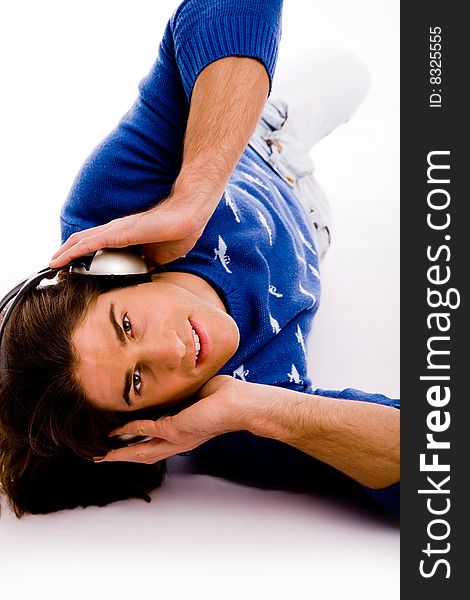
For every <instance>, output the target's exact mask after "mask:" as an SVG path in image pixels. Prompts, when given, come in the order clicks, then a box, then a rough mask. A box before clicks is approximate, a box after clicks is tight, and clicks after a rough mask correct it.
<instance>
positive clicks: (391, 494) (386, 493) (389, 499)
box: [363, 482, 400, 517]
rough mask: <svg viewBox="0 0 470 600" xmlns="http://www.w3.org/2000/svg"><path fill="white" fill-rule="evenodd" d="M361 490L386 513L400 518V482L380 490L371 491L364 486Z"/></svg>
mask: <svg viewBox="0 0 470 600" xmlns="http://www.w3.org/2000/svg"><path fill="white" fill-rule="evenodd" d="M363 488H364V490H365V491H366V492H367V493H368V494H369V495H370V496H372V498H374V500H375V501H376V502H378V503H379V504H380V505H381V506H382V508H384V509H385V510H386V511H387V512H388V513H390V514H391V515H394V516H395V517H399V516H400V482H398V483H395V484H394V485H391V486H389V487H387V488H383V489H381V490H373V489H371V488H368V487H365V486H363Z"/></svg>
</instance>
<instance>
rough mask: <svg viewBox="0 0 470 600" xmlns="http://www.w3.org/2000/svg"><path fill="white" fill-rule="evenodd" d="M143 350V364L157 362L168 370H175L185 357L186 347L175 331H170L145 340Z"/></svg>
mask: <svg viewBox="0 0 470 600" xmlns="http://www.w3.org/2000/svg"><path fill="white" fill-rule="evenodd" d="M142 350H143V358H142V360H143V362H154V361H155V362H157V363H158V365H160V366H164V367H167V368H168V369H176V368H178V367H179V366H180V365H181V362H182V360H183V358H184V357H185V355H186V351H187V348H186V345H185V343H184V342H183V340H182V339H181V338H180V337H179V336H178V334H177V333H176V331H175V330H173V329H170V330H168V331H166V332H165V333H164V334H162V335H158V336H156V338H155V339H152V338H150V339H147V340H146V342H145V348H143V349H142Z"/></svg>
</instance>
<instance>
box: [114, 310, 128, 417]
mask: <svg viewBox="0 0 470 600" xmlns="http://www.w3.org/2000/svg"><path fill="white" fill-rule="evenodd" d="M109 320H110V321H111V325H112V326H113V329H114V331H115V333H116V337H117V340H118V342H119V343H120V344H125V343H126V336H125V335H124V331H123V330H122V329H121V327H119V323H118V322H117V320H116V310H115V307H114V304H113V303H112V302H111V306H110V307H109ZM131 386H132V371H131V370H130V369H129V370H127V371H126V377H125V379H124V388H123V392H122V397H123V398H124V401H125V403H126V404H127V406H131V401H130V398H129V392H130V391H131Z"/></svg>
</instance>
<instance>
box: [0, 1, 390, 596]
mask: <svg viewBox="0 0 470 600" xmlns="http://www.w3.org/2000/svg"><path fill="white" fill-rule="evenodd" d="M176 5H177V2H176V1H173V0H172V1H169V0H165V1H164V0H159V1H157V0H153V1H150V0H134V1H132V2H130V1H124V0H81V1H80V2H78V1H76V0H69V1H67V2H63V1H62V2H61V1H59V0H56V1H53V0H42V1H41V2H35V1H34V0H23V1H22V0H17V1H16V2H14V3H13V2H9V3H6V2H2V3H1V5H0V6H1V8H0V69H1V71H0V72H1V92H0V169H1V170H0V174H1V176H0V202H1V223H2V235H1V239H0V256H1V279H0V293H4V292H6V291H7V290H8V289H9V288H10V287H11V286H12V285H13V284H14V283H16V282H17V280H19V279H20V278H22V277H23V276H26V275H27V274H28V273H29V272H32V271H35V270H37V269H39V268H41V267H43V266H46V265H47V263H48V260H49V257H50V256H51V255H52V253H53V252H54V251H55V250H56V248H57V247H58V244H59V240H60V235H59V222H58V215H59V210H60V207H61V204H62V202H63V201H64V199H65V197H66V195H67V192H68V189H69V188H70V186H71V183H72V181H73V178H74V176H75V173H76V172H77V170H78V168H79V167H80V165H81V163H82V162H83V160H84V159H85V157H86V156H87V154H88V153H89V152H90V150H91V149H92V148H93V147H94V145H96V143H98V141H99V140H100V139H101V138H102V137H103V136H104V135H105V134H106V133H108V131H109V130H110V129H111V128H112V127H113V126H114V125H115V124H116V122H117V121H118V119H119V118H120V116H122V114H123V113H124V112H125V111H126V110H127V108H128V107H129V106H130V105H131V103H132V101H133V99H134V97H135V94H136V88H137V84H138V82H139V80H140V79H141V78H142V77H143V76H144V75H145V74H146V72H147V71H148V69H149V68H150V66H151V64H152V62H153V60H154V58H155V56H156V51H157V47H158V43H159V40H160V37H161V34H162V32H163V28H164V26H165V24H166V21H167V20H168V18H169V16H170V15H171V13H172V12H173V10H174V8H175V7H176ZM398 43H399V2H398V0H382V1H381V2H376V1H375V2H374V1H373V0H357V1H356V2H351V1H348V0H319V1H318V2H312V1H310V2H306V1H302V0H290V1H289V0H286V2H285V8H284V20H283V41H282V46H281V54H280V62H282V61H283V60H285V58H288V57H290V56H292V55H295V54H298V53H299V52H302V51H303V50H308V49H310V48H313V47H317V46H342V47H345V48H349V49H350V50H353V51H355V52H356V53H357V54H358V55H359V56H360V57H361V58H362V59H363V60H364V61H365V62H366V64H367V65H368V67H369V69H370V71H371V75H372V88H371V91H370V93H369V95H368V97H367V99H366V101H365V102H364V104H363V105H362V106H361V108H360V109H359V111H358V112H357V114H356V116H355V117H354V118H353V120H352V121H351V122H350V123H348V124H347V125H346V126H344V127H341V128H340V129H339V130H338V131H336V132H335V133H334V134H332V135H331V136H330V137H329V138H327V139H325V140H323V141H322V142H320V143H319V144H318V145H317V147H316V148H315V149H314V151H313V154H312V156H313V158H314V160H315V164H316V167H317V175H318V178H319V180H320V181H321V183H322V184H323V187H324V188H325V189H326V191H327V192H328V194H329V196H330V199H331V202H332V205H333V213H334V221H335V231H334V240H333V242H334V243H333V246H332V248H331V250H330V252H329V255H328V256H327V259H326V261H325V263H324V265H323V269H322V275H323V298H322V307H321V309H320V311H319V314H318V318H317V321H316V324H315V329H314V333H313V335H312V337H311V340H310V350H311V353H310V360H311V369H312V375H313V378H314V383H315V384H316V385H317V386H319V387H324V388H334V389H340V388H341V387H357V388H361V389H364V390H367V391H379V392H382V393H386V394H388V395H391V396H396V395H398V394H399V388H398V385H399V371H398V366H399V363H398V348H399V338H398V335H399V304H398V299H399V279H398V276H399V272H398V264H399V245H398V242H399V229H398V225H399V223H398V221H399V206H398V186H399V172H398V168H399V164H398V142H399V139H398V128H399V109H398V98H399V79H398V78H399V72H398V65H399V46H398ZM182 461H183V459H181V460H178V459H177V460H176V461H174V464H173V466H172V467H171V468H172V471H173V473H172V474H170V477H169V478H168V480H167V482H166V484H165V485H164V487H163V488H162V489H161V490H157V491H156V492H155V493H154V494H153V502H152V503H151V504H150V505H147V504H144V503H142V502H139V501H135V502H134V501H128V502H121V503H117V504H115V505H113V506H110V507H107V508H105V509H87V510H84V511H83V510H81V509H80V510H75V511H71V512H69V511H64V512H61V513H58V514H56V515H50V516H46V517H28V518H25V519H23V520H21V521H18V520H16V519H15V518H14V517H13V515H12V514H11V513H10V512H9V511H8V510H7V508H6V507H4V509H3V511H2V517H1V519H0V575H1V579H2V584H1V585H2V594H5V597H8V598H15V600H16V599H22V598H26V597H27V596H29V595H30V594H31V593H34V595H35V597H36V598H40V599H42V598H49V599H51V600H54V599H55V598H62V597H66V598H69V599H74V598H83V597H87V596H88V597H89V598H93V599H94V598H97V597H99V596H101V595H102V596H103V597H105V598H116V599H121V598H125V597H126V598H127V597H130V594H131V593H132V592H134V593H135V594H141V595H145V596H150V597H163V596H165V597H166V598H176V599H179V598H186V597H191V598H206V599H211V598H219V597H221V598H232V597H238V596H239V595H240V593H243V595H244V597H245V598H247V599H248V600H251V599H252V598H281V597H282V598H284V597H285V596H288V597H290V598H296V599H297V598H314V597H320V598H327V599H333V600H336V599H340V598H343V597H347V598H348V599H354V598H362V599H363V600H368V599H372V598H377V597H380V598H381V600H388V599H392V598H393V599H395V598H398V597H399V591H398V585H399V570H398V550H399V535H398V530H397V528H396V527H393V526H391V525H390V524H389V523H388V522H387V521H386V520H383V519H381V518H379V517H377V516H376V515H371V514H368V513H367V512H365V511H363V510H361V509H360V508H359V507H357V506H355V505H350V504H348V503H344V502H341V501H340V500H339V499H335V498H333V499H330V500H326V499H325V498H319V497H315V496H314V495H307V494H293V493H287V492H282V491H266V490H257V489H251V488H245V487H243V486H240V485H237V484H234V483H231V482H225V481H223V480H216V479H213V478H210V477H204V476H200V475H190V474H187V473H184V468H185V467H184V464H183V462H182Z"/></svg>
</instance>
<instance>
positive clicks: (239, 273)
mask: <svg viewBox="0 0 470 600" xmlns="http://www.w3.org/2000/svg"><path fill="white" fill-rule="evenodd" d="M281 5H282V2H281V1H280V0H270V2H266V1H265V0H264V1H263V0H223V1H221V0H218V1H207V0H206V1H202V0H185V1H184V2H183V3H182V4H181V5H180V6H179V8H178V9H177V10H176V12H175V13H174V15H173V16H172V18H171V19H170V21H169V23H168V25H167V27H166V29H165V33H164V36H163V40H162V42H161V45H160V49H159V54H158V58H157V60H156V62H155V64H154V65H153V67H152V69H151V71H150V73H149V75H148V76H147V77H146V78H145V79H144V80H143V81H142V82H141V84H140V87H139V96H138V98H137V100H136V102H135V103H134V106H133V107H132V108H131V110H130V111H129V112H128V113H127V114H126V115H125V116H124V117H123V119H122V120H121V122H120V123H119V124H118V126H117V127H116V128H115V130H114V131H113V132H112V133H111V134H110V135H109V136H108V137H107V138H106V139H105V140H104V141H103V142H102V143H101V144H100V145H99V146H98V147H97V148H96V149H95V150H94V152H93V153H92V154H91V156H90V157H89V158H88V160H87V161H86V163H85V165H84V166H83V168H82V169H81V171H80V172H79V174H78V176H77V178H76V180H75V183H74V185H73V187H72V190H71V192H70V194H69V197H68V198H67V200H66V202H65V205H64V207H63V210H62V214H61V225H62V237H63V240H64V241H65V239H67V238H68V237H69V236H70V235H71V234H72V233H73V232H74V231H78V230H82V229H85V228H88V227H92V226H95V225H99V224H102V223H106V222H108V221H110V220H111V219H114V218H117V217H120V216H124V215H127V214H130V213H135V212H138V211H143V210H146V209H149V208H150V207H152V206H154V205H155V204H156V203H158V202H159V201H160V200H162V199H163V198H166V197H167V196H168V195H169V193H170V190H171V187H172V185H173V183H174V180H175V179H176V177H177V175H178V172H179V170H180V167H181V155H182V146H183V136H184V132H185V127H186V121H187V117H188V113H189V103H190V99H191V92H192V89H193V86H194V83H195V81H196V78H197V76H198V74H199V73H200V72H201V71H202V69H204V67H205V66H207V65H208V64H210V63H211V62H213V61H215V60H217V59H219V58H223V57H225V56H230V55H236V56H249V57H253V58H256V59H258V60H259V61H261V62H262V63H263V64H264V66H265V68H266V70H267V72H268V74H269V78H270V82H272V77H273V73H274V67H275V63H276V58H277V51H278V45H279V39H280V22H281ZM168 269H170V270H175V271H176V270H179V271H185V272H190V273H194V274H196V275H198V276H200V277H203V278H204V279H206V280H207V281H208V282H209V283H211V284H212V285H213V286H214V288H215V289H216V290H217V291H218V292H219V294H220V296H221V297H222V298H223V300H224V301H225V304H226V306H227V308H228V311H229V313H230V314H231V316H232V317H233V318H234V319H235V321H236V323H237V325H238V327H239V330H240V346H239V349H238V351H237V352H236V354H235V355H234V356H233V357H232V358H231V359H230V361H229V362H228V363H227V364H226V365H225V366H224V367H223V368H222V369H221V371H220V373H222V374H229V375H232V376H233V377H238V378H240V379H243V380H246V381H252V382H257V383H266V384H271V385H277V386H282V387H286V388H290V389H294V390H297V391H301V392H305V393H308V394H313V393H315V394H317V395H327V396H330V397H341V398H351V399H355V400H363V401H367V402H379V403H382V404H389V405H392V406H396V407H398V401H394V400H390V399H389V398H386V397H385V396H381V395H375V394H366V393H364V392H358V391H356V390H343V391H342V392H332V391H328V392H325V391H322V390H314V389H313V388H312V385H311V381H310V379H309V376H308V374H307V357H306V338H307V336H308V334H309V331H310V329H311V326H312V322H313V318H314V316H315V314H316V311H317V310H318V304H319V298H320V273H319V263H318V256H317V253H316V249H315V244H314V241H313V238H312V235H311V232H310V228H309V225H308V223H307V220H306V216H305V213H304V210H303V208H302V207H301V206H300V204H299V202H298V200H297V198H296V197H295V195H294V194H293V191H292V188H291V187H290V186H289V185H288V184H287V183H285V182H284V181H283V180H282V179H281V178H280V177H279V176H278V175H277V174H276V173H275V172H274V171H272V170H271V168H270V167H269V166H268V165H267V164H266V163H265V162H264V160H263V159H262V158H260V156H259V155H258V154H257V153H256V152H255V151H254V150H253V149H252V148H251V147H250V146H248V147H247V148H246V150H245V152H244V153H243V155H242V157H241V159H240V161H239V163H238V164H237V166H236V167H235V169H234V171H233V173H232V176H231V178H230V180H229V182H228V185H227V187H226V190H225V192H224V195H223V197H222V198H221V200H220V202H219V205H218V207H217V208H216V210H215V212H214V214H213V216H212V217H211V219H210V221H209V223H208V224H207V227H206V229H205V231H204V233H203V235H202V237H201V238H200V239H199V241H198V243H197V244H196V246H195V247H194V249H193V250H192V251H191V252H189V253H188V254H187V255H186V256H185V257H184V258H182V259H179V260H177V261H175V262H173V263H171V264H170V265H168ZM251 438H252V439H250V442H249V443H248V444H247V442H246V435H245V440H244V444H245V446H246V447H248V446H249V447H250V448H251V449H252V450H253V451H254V453H260V454H262V453H263V447H266V448H267V447H269V448H271V449H272V444H271V442H272V441H271V440H263V439H262V438H254V436H251ZM239 443H240V436H237V435H233V436H230V435H228V436H222V437H221V438H219V439H218V440H216V441H214V442H212V443H210V442H209V443H208V444H206V445H205V446H204V448H202V449H201V452H202V453H206V454H207V453H211V452H215V451H216V452H217V454H218V456H222V457H223V462H226V463H228V462H230V460H231V458H230V457H237V456H240V445H239ZM284 446H285V445H282V444H281V445H279V447H278V448H277V450H276V451H277V452H283V451H284V450H283V449H281V450H280V448H283V447H284ZM286 452H290V450H289V451H288V450H286ZM235 460H236V459H235ZM292 461H294V457H293V455H292V456H291V462H290V465H291V467H292V465H293V462H292ZM309 461H310V463H314V462H316V461H314V459H310V457H309ZM232 462H233V461H232ZM240 462H241V461H240ZM370 493H371V494H373V495H374V496H375V497H376V498H377V500H379V502H381V503H382V504H383V505H384V506H386V507H387V508H388V509H389V510H392V511H395V510H396V509H397V506H398V487H397V486H392V487H391V488H387V489H386V490H383V491H379V492H377V491H375V492H373V491H370Z"/></svg>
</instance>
